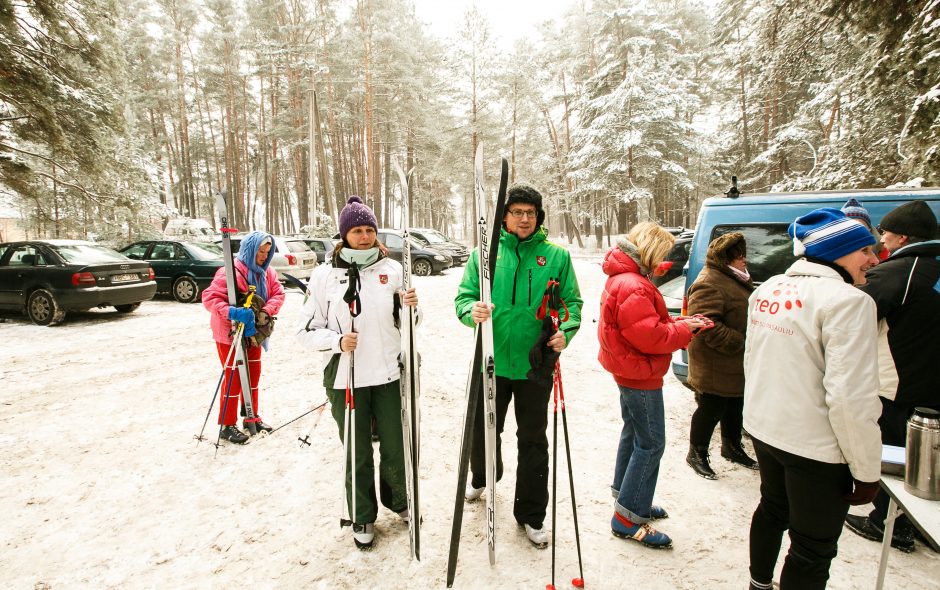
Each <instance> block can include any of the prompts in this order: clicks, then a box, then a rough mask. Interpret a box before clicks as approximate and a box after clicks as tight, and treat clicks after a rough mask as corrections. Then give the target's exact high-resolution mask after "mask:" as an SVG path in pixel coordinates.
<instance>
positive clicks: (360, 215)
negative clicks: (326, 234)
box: [339, 195, 379, 242]
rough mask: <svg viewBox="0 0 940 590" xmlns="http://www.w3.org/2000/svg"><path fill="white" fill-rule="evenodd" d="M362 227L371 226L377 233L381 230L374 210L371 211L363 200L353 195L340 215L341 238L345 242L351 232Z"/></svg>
mask: <svg viewBox="0 0 940 590" xmlns="http://www.w3.org/2000/svg"><path fill="white" fill-rule="evenodd" d="M360 225H371V226H372V228H373V229H375V230H376V231H378V229H379V226H378V223H377V222H376V220H375V213H373V212H372V209H369V207H368V206H367V205H366V204H364V203H363V202H362V199H360V198H359V197H357V196H356V195H353V196H351V197H349V200H348V201H346V206H345V207H343V210H342V211H340V213H339V236H340V237H341V238H342V239H343V241H344V242H345V241H346V234H347V233H349V230H351V229H352V228H354V227H359V226H360Z"/></svg>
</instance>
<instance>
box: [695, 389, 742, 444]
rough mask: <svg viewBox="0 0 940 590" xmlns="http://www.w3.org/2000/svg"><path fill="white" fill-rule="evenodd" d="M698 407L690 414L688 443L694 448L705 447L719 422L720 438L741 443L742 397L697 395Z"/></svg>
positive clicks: (711, 394)
mask: <svg viewBox="0 0 940 590" xmlns="http://www.w3.org/2000/svg"><path fill="white" fill-rule="evenodd" d="M695 401H696V402H698V407H697V408H696V409H695V412H694V413H693V414H692V425H691V427H690V429H689V442H690V443H692V445H693V446H696V447H707V446H708V444H709V443H710V442H711V439H712V434H713V433H714V432H715V426H716V425H718V423H719V422H721V437H722V438H727V439H729V440H730V441H731V442H735V443H738V444H740V443H741V430H742V428H743V426H744V417H743V413H744V397H743V396H742V397H722V396H720V395H717V394H714V393H697V394H696V395H695Z"/></svg>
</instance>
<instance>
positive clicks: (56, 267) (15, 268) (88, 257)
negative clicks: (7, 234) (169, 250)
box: [0, 240, 157, 326]
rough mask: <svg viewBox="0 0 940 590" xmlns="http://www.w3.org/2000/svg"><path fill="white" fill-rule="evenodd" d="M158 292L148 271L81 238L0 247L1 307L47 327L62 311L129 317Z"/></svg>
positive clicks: (145, 266) (142, 264) (59, 318)
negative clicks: (108, 310)
mask: <svg viewBox="0 0 940 590" xmlns="http://www.w3.org/2000/svg"><path fill="white" fill-rule="evenodd" d="M156 290H157V283H156V281H155V280H154V273H153V269H152V268H150V265H149V264H147V263H146V262H143V261H136V260H131V259H130V258H127V257H126V256H124V255H123V254H120V253H118V252H116V251H114V250H112V249H110V248H105V247H104V246H99V245H97V244H93V243H91V242H85V241H82V240H31V241H23V242H8V243H4V244H0V309H6V310H20V311H25V313H26V315H27V316H28V317H29V319H30V320H32V322H33V323H34V324H38V325H40V326H51V325H55V324H58V323H59V322H61V321H62V320H63V319H65V314H66V312H69V311H80V310H86V309H91V308H93V307H112V306H113V307H114V308H115V309H117V310H118V311H119V312H121V313H129V312H132V311H134V310H135V309H137V308H138V307H139V306H140V303H141V301H146V300H148V299H151V298H152V297H153V295H154V293H155V292H156Z"/></svg>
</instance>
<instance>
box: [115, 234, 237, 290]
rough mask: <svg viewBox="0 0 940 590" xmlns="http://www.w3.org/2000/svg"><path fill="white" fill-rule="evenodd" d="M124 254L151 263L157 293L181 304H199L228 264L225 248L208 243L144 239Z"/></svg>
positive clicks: (125, 248)
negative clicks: (226, 263) (155, 279)
mask: <svg viewBox="0 0 940 590" xmlns="http://www.w3.org/2000/svg"><path fill="white" fill-rule="evenodd" d="M121 253H122V254H124V255H125V256H127V257H128V258H132V259H134V260H146V261H147V262H149V263H150V266H152V267H153V272H154V275H155V276H156V278H157V291H158V292H160V293H170V294H172V295H173V298H174V299H176V300H177V301H179V302H180V303H192V302H194V301H198V300H199V296H200V295H201V294H202V292H203V290H204V289H205V288H206V287H208V286H209V284H210V283H212V277H214V276H215V272H216V271H217V270H218V269H219V267H221V266H224V265H225V263H224V262H223V261H222V248H220V247H219V246H218V245H216V244H212V243H206V242H181V241H178V240H143V241H140V242H134V243H133V244H130V245H129V246H124V247H123V248H121Z"/></svg>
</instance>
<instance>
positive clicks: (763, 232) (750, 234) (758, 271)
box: [709, 223, 796, 284]
mask: <svg viewBox="0 0 940 590" xmlns="http://www.w3.org/2000/svg"><path fill="white" fill-rule="evenodd" d="M789 225H790V224H788V223H761V224H757V223H755V224H748V225H717V226H715V227H714V228H713V229H712V235H711V240H714V239H715V238H717V237H718V236H721V235H724V234H728V233H731V232H740V233H742V234H744V240H745V242H747V270H748V272H749V273H751V279H752V280H753V281H754V283H756V284H760V283H763V282H764V281H766V280H767V279H769V278H770V277H772V276H774V275H779V274H783V273H784V272H785V271H786V270H787V268H789V267H790V265H791V264H793V261H794V260H796V257H795V256H793V240H792V239H791V238H790V236H789V235H787V227H789ZM711 240H709V241H711Z"/></svg>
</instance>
